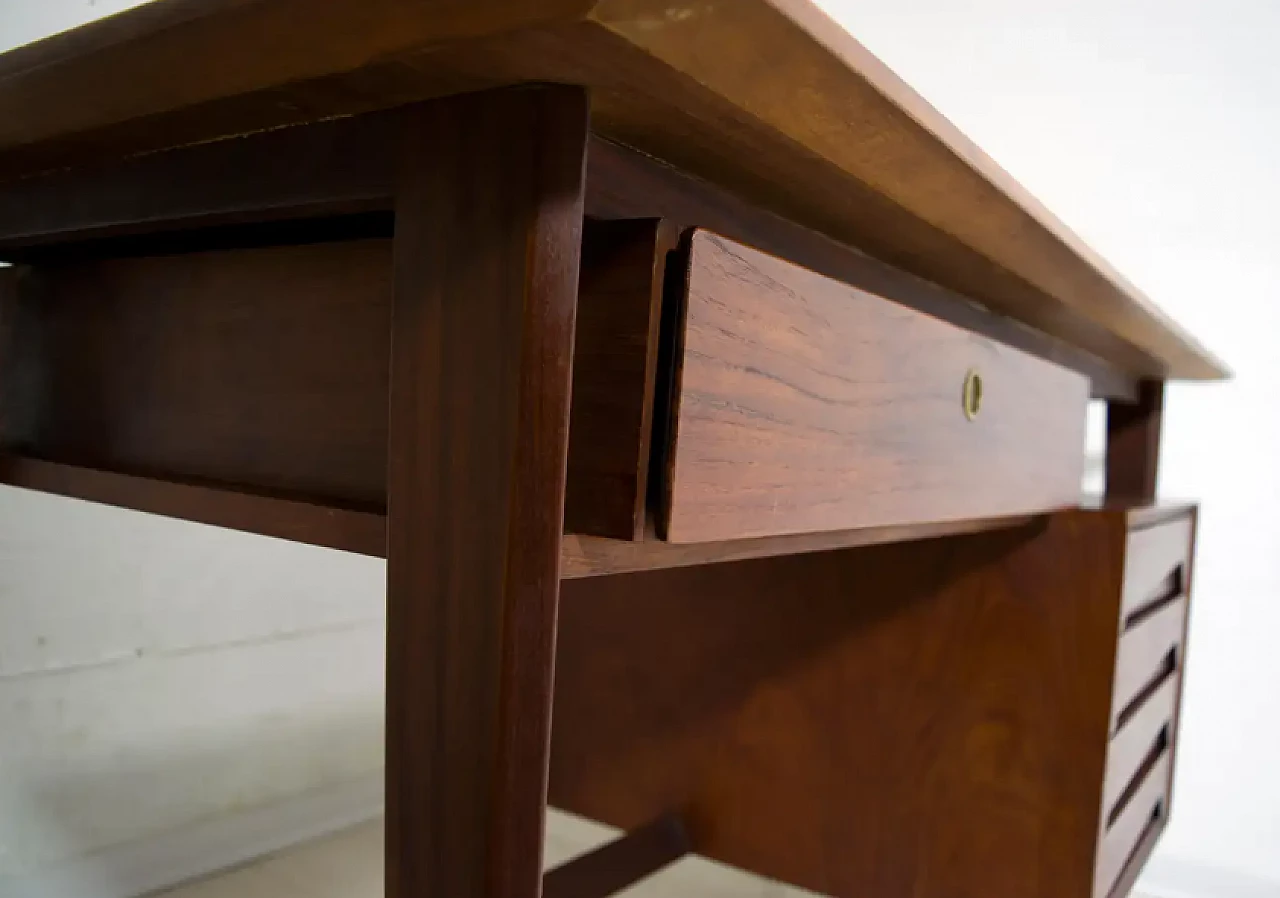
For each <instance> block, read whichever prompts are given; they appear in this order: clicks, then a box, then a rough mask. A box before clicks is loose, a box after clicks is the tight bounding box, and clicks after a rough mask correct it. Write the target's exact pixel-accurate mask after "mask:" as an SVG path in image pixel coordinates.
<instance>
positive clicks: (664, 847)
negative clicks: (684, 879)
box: [542, 814, 691, 898]
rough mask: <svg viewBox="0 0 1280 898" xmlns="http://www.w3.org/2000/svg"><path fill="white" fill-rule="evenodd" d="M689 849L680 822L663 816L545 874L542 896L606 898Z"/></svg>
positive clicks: (662, 866)
mask: <svg viewBox="0 0 1280 898" xmlns="http://www.w3.org/2000/svg"><path fill="white" fill-rule="evenodd" d="M690 850H691V848H690V844H689V834H688V832H687V831H686V830H685V826H684V822H683V821H682V820H681V819H680V817H679V816H678V815H676V814H664V815H662V816H661V817H659V818H658V819H656V820H654V821H653V822H652V823H648V824H646V825H644V826H641V827H640V828H638V829H634V830H632V831H631V832H629V833H627V834H626V835H624V836H621V837H619V838H617V839H615V840H613V841H612V842H608V843H606V844H604V845H601V846H600V847H599V848H596V849H595V850H593V851H589V852H587V853H586V854H583V855H580V856H579V857H576V858H574V859H573V860H570V861H566V862H565V863H563V864H561V865H560V866H559V867H556V868H555V869H554V870H551V871H549V872H548V873H547V874H546V876H544V877H543V880H542V895H543V898H606V896H608V895H613V894H615V893H617V892H620V891H622V890H623V889H625V888H628V887H630V886H632V885H634V884H636V883H637V882H639V881H640V880H642V879H644V878H645V877H647V876H651V875H653V874H654V873H657V872H658V871H659V870H662V869H663V868H664V867H667V866H669V865H670V864H672V863H674V862H676V861H678V860H680V858H682V857H684V856H685V855H687V854H688V853H689V852H690Z"/></svg>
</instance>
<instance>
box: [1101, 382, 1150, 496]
mask: <svg viewBox="0 0 1280 898" xmlns="http://www.w3.org/2000/svg"><path fill="white" fill-rule="evenodd" d="M1163 417H1164V384H1163V383H1162V382H1160V381H1155V380H1144V381H1142V382H1141V383H1140V384H1139V385H1138V401H1137V402H1135V403H1124V402H1118V401H1116V400H1114V399H1113V400H1111V401H1109V402H1108V403H1107V498H1108V499H1115V500H1117V501H1129V502H1153V501H1155V498H1156V476H1157V474H1158V472H1159V468H1160V427H1161V422H1162V420H1163Z"/></svg>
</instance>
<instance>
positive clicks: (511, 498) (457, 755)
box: [386, 87, 588, 898]
mask: <svg viewBox="0 0 1280 898" xmlns="http://www.w3.org/2000/svg"><path fill="white" fill-rule="evenodd" d="M587 116H588V107H587V99H586V96H585V94H584V92H583V91H581V90H579V89H576V88H559V87H539V88H530V89H521V90H510V91H495V92H490V93H484V94H474V95H469V96H462V97H457V98H451V99H447V100H442V101H440V102H438V103H432V104H427V105H425V106H422V107H419V108H418V109H416V110H415V111H414V112H413V119H412V120H411V121H410V122H408V123H407V126H406V129H405V137H404V139H403V144H404V145H403V156H402V159H401V164H402V170H401V173H400V181H399V184H398V188H397V196H396V226H395V228H396V229H395V250H394V253H395V298H394V303H393V315H392V350H391V387H390V390H391V404H390V436H389V449H388V470H387V476H388V489H387V493H388V534H387V847H386V864H387V868H386V884H387V889H386V893H387V896H388V898H537V895H538V894H539V890H540V880H541V858H542V836H543V818H544V809H545V802H546V779H547V762H548V750H549V738H550V737H549V734H550V718H551V689H552V668H553V663H554V652H555V625H556V607H557V599H558V590H559V564H560V539H561V528H562V518H563V505H564V480H565V458H566V447H567V443H568V412H569V392H570V389H569V384H570V369H571V362H572V349H573V335H574V314H575V306H576V295H577V278H578V259H579V252H580V243H581V228H582V194H583V180H584V179H583V173H584V162H585V154H586V139H587Z"/></svg>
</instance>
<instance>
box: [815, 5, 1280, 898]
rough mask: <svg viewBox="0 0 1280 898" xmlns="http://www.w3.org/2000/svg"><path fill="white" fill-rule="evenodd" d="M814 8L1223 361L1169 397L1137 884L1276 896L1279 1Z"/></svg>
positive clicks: (1206, 897)
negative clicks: (1180, 643)
mask: <svg viewBox="0 0 1280 898" xmlns="http://www.w3.org/2000/svg"><path fill="white" fill-rule="evenodd" d="M822 5H823V6H825V7H826V8H827V9H828V11H829V12H830V13H831V14H832V15H833V16H834V17H835V18H837V19H838V20H839V21H840V22H841V23H842V24H844V25H845V27H847V28H848V29H849V30H850V31H852V33H853V34H854V35H856V36H857V37H858V38H859V39H860V40H861V41H862V42H863V43H864V44H866V45H867V46H868V47H869V48H870V49H871V50H872V51H873V52H874V53H876V54H877V55H878V56H880V58H881V59H883V60H884V61H885V62H886V63H888V64H889V66H890V67H892V68H893V69H895V70H896V71H897V72H898V73H899V74H900V75H902V76H903V77H904V78H905V79H906V80H907V81H908V82H909V83H911V84H912V85H913V86H914V87H915V88H916V89H917V90H919V91H920V92H921V93H922V94H924V96H925V97H926V98H927V99H929V100H930V101H931V102H932V103H933V104H934V105H935V106H937V107H938V108H939V109H940V110H941V111H942V112H943V113H944V114H946V115H947V116H948V117H949V118H950V119H951V120H952V121H953V122H955V123H956V124H957V125H958V126H959V127H960V128H961V130H963V131H964V132H966V133H967V134H968V135H969V136H971V137H972V138H973V139H974V140H975V141H976V142H977V143H978V144H979V145H980V146H982V147H983V148H984V149H985V150H986V151H987V152H988V153H990V154H991V155H992V156H994V157H995V159H996V160H997V161H999V162H1000V163H1001V164H1002V165H1003V166H1004V167H1005V168H1006V169H1007V170H1008V171H1009V172H1010V173H1011V174H1012V175H1013V176H1014V177H1015V178H1017V179H1018V180H1019V181H1021V182H1022V183H1023V184H1024V185H1025V186H1026V187H1027V188H1028V189H1029V190H1030V191H1031V192H1032V193H1033V194H1035V195H1036V196H1038V197H1039V198H1040V199H1042V200H1043V201H1044V202H1045V204H1046V205H1048V206H1049V208H1051V209H1053V210H1054V211H1055V212H1056V213H1058V214H1059V215H1060V216H1061V217H1062V218H1063V219H1064V220H1065V221H1066V222H1068V223H1069V224H1070V225H1071V226H1072V227H1073V228H1074V229H1075V230H1076V231H1077V232H1078V233H1080V234H1081V235H1082V236H1083V237H1084V238H1085V240H1086V241H1087V242H1088V243H1089V244H1091V245H1092V246H1093V247H1095V248H1096V249H1097V250H1099V251H1100V252H1101V253H1102V255H1103V256H1105V257H1107V258H1108V259H1109V260H1110V261H1112V262H1113V263H1115V265H1116V266H1117V267H1118V268H1119V269H1120V270H1121V271H1123V272H1125V273H1126V274H1127V275H1128V276H1129V277H1130V278H1131V279H1132V280H1133V281H1134V282H1135V283H1137V284H1138V285H1139V286H1140V287H1142V288H1143V289H1144V290H1146V292H1147V293H1148V294H1149V295H1151V296H1152V297H1154V298H1155V299H1156V300H1157V301H1158V302H1159V303H1160V304H1161V305H1162V306H1163V307H1164V308H1165V309H1166V310H1167V311H1168V312H1169V313H1170V314H1172V315H1173V316H1174V317H1175V318H1176V319H1178V320H1179V321H1180V322H1181V323H1183V324H1185V325H1186V326H1188V327H1189V328H1190V329H1191V330H1192V331H1193V332H1195V333H1196V334H1197V335H1200V336H1202V337H1203V339H1204V340H1205V341H1206V342H1207V343H1208V344H1209V345H1210V346H1211V347H1212V348H1213V349H1214V350H1215V351H1217V352H1218V353H1219V354H1221V355H1222V356H1223V357H1224V358H1225V359H1227V361H1228V362H1229V364H1230V365H1231V366H1232V367H1233V369H1234V370H1235V372H1236V379H1235V380H1234V381H1233V382H1231V383H1230V384H1226V385H1211V386H1182V385H1180V386H1174V387H1173V388H1172V390H1171V392H1170V394H1169V396H1168V405H1167V410H1166V416H1165V441H1164V454H1163V458H1162V470H1161V478H1160V489H1161V492H1162V494H1163V495H1167V496H1188V497H1195V498H1200V499H1202V500H1203V506H1202V517H1201V532H1200V553H1199V556H1198V559H1197V570H1196V573H1195V577H1196V584H1195V590H1196V604H1195V610H1194V612H1193V615H1192V627H1191V630H1192V632H1191V644H1190V647H1189V661H1188V665H1189V674H1188V679H1187V684H1186V695H1185V702H1186V705H1185V716H1184V718H1183V731H1182V732H1183V743H1182V747H1181V748H1180V749H1179V755H1178V764H1179V766H1178V774H1177V781H1176V784H1175V789H1176V793H1177V794H1176V798H1175V803H1176V812H1175V814H1174V819H1173V823H1172V825H1171V826H1170V828H1169V830H1168V832H1167V834H1166V835H1165V838H1164V840H1163V842H1162V843H1161V845H1160V848H1159V852H1158V857H1157V860H1156V862H1155V863H1154V864H1153V865H1152V868H1151V870H1150V875H1149V876H1147V877H1146V878H1145V880H1144V887H1145V888H1147V889H1148V890H1150V891H1152V892H1157V891H1158V892H1161V893H1169V894H1175V893H1176V892H1177V891H1178V890H1179V887H1181V888H1182V889H1183V890H1184V891H1188V892H1190V893H1191V894H1193V895H1195V896H1196V898H1227V896H1228V895H1230V894H1233V893H1234V894H1239V895H1245V894H1248V895H1258V896H1261V895H1271V896H1276V895H1280V749H1277V745H1280V688H1277V684H1280V651H1277V646H1276V635H1275V634H1277V633H1280V521H1277V517H1276V509H1277V507H1278V504H1277V503H1278V502H1280V401H1278V400H1277V398H1276V397H1277V395H1278V394H1280V352H1278V351H1277V339H1278V338H1280V301H1278V300H1280V295H1278V294H1280V249H1278V248H1280V216H1277V214H1276V210H1277V209H1280V165H1277V154H1276V149H1275V148H1276V146H1277V142H1280V55H1277V54H1278V50H1277V41H1278V40H1280V3H1277V2H1275V0H1039V2H1035V3H1028V2H1025V0H966V2H960V3H957V2H955V0H912V2H894V0H823V2H822ZM1233 890H1234V892H1233Z"/></svg>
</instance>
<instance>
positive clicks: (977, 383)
mask: <svg viewBox="0 0 1280 898" xmlns="http://www.w3.org/2000/svg"><path fill="white" fill-rule="evenodd" d="M960 401H961V404H962V405H963V406H964V416H965V417H966V418H968V419H969V420H970V421H972V420H973V419H974V418H976V417H978V412H980V411H981V410H982V375H981V374H979V373H978V372H977V371H974V370H973V369H970V370H969V372H968V373H967V374H965V376H964V392H963V394H962V395H961V397H960Z"/></svg>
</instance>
